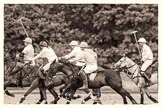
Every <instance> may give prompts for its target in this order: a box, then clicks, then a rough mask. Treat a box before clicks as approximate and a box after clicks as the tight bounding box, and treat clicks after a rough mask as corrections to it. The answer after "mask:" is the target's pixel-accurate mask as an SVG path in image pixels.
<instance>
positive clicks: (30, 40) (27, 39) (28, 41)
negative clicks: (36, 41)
mask: <svg viewBox="0 0 162 108" xmlns="http://www.w3.org/2000/svg"><path fill="white" fill-rule="evenodd" d="M23 41H24V42H27V43H29V44H32V39H31V38H29V37H27V38H25V39H24V40H23Z"/></svg>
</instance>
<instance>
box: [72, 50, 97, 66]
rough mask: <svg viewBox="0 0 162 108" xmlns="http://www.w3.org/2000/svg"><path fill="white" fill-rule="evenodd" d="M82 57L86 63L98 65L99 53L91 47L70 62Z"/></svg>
mask: <svg viewBox="0 0 162 108" xmlns="http://www.w3.org/2000/svg"><path fill="white" fill-rule="evenodd" d="M80 59H84V60H85V62H86V65H97V54H96V53H95V52H94V51H93V50H91V49H84V51H83V53H80V54H79V55H78V56H77V57H76V58H74V59H71V60H70V62H76V61H78V60H80Z"/></svg>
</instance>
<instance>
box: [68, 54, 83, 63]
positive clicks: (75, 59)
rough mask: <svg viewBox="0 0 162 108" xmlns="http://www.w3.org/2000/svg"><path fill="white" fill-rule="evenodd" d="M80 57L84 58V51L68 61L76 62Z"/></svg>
mask: <svg viewBox="0 0 162 108" xmlns="http://www.w3.org/2000/svg"><path fill="white" fill-rule="evenodd" d="M82 59H84V53H81V54H79V55H77V56H76V57H75V58H72V59H70V60H69V61H70V62H77V61H79V60H82Z"/></svg>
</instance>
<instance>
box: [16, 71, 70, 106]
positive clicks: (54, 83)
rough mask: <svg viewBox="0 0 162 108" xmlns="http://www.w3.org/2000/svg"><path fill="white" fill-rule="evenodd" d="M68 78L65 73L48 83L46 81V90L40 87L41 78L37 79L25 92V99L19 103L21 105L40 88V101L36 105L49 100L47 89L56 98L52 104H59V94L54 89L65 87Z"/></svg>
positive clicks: (57, 75)
mask: <svg viewBox="0 0 162 108" xmlns="http://www.w3.org/2000/svg"><path fill="white" fill-rule="evenodd" d="M67 80H68V79H67V76H66V75H65V74H63V73H61V72H60V73H59V74H56V75H55V76H52V79H50V80H48V81H46V80H45V88H42V87H40V86H39V84H40V82H39V81H40V78H39V77H37V78H36V79H35V80H33V82H32V83H31V85H30V87H29V89H28V90H27V91H26V92H25V94H24V95H23V97H22V98H21V99H20V101H19V102H18V103H19V104H21V103H23V102H24V100H25V98H26V97H27V96H28V95H29V94H30V93H31V92H32V91H33V90H35V89H36V88H38V87H39V89H40V99H39V101H38V102H37V103H36V104H40V103H41V102H42V101H43V100H47V97H46V92H45V89H48V91H49V92H50V93H51V94H52V95H53V96H54V101H52V102H51V103H53V104H57V100H58V99H59V96H58V94H57V93H56V91H55V90H54V87H57V86H60V85H63V84H66V83H67ZM45 104H47V102H45Z"/></svg>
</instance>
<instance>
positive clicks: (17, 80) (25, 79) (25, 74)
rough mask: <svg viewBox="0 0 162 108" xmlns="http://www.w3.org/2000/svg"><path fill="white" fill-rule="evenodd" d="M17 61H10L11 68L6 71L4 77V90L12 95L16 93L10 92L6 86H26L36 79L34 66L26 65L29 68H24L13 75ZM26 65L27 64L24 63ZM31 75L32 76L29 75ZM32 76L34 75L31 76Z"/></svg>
mask: <svg viewBox="0 0 162 108" xmlns="http://www.w3.org/2000/svg"><path fill="white" fill-rule="evenodd" d="M15 64H16V63H10V66H9V68H8V69H7V70H6V71H5V75H4V76H5V77H4V90H5V93H6V94H7V95H9V96H11V97H14V96H15V95H14V94H13V93H10V92H9V91H8V90H7V89H6V88H7V87H9V86H19V87H22V88H23V87H26V86H29V85H30V84H31V82H32V81H33V79H34V76H35V73H33V70H34V67H30V68H29V67H28V66H27V67H26V68H28V69H24V68H22V69H21V70H20V71H19V72H17V73H15V74H13V75H11V72H12V70H13V69H14V67H15ZM24 67H25V65H24ZM29 76H30V77H29ZM31 76H32V77H31Z"/></svg>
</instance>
